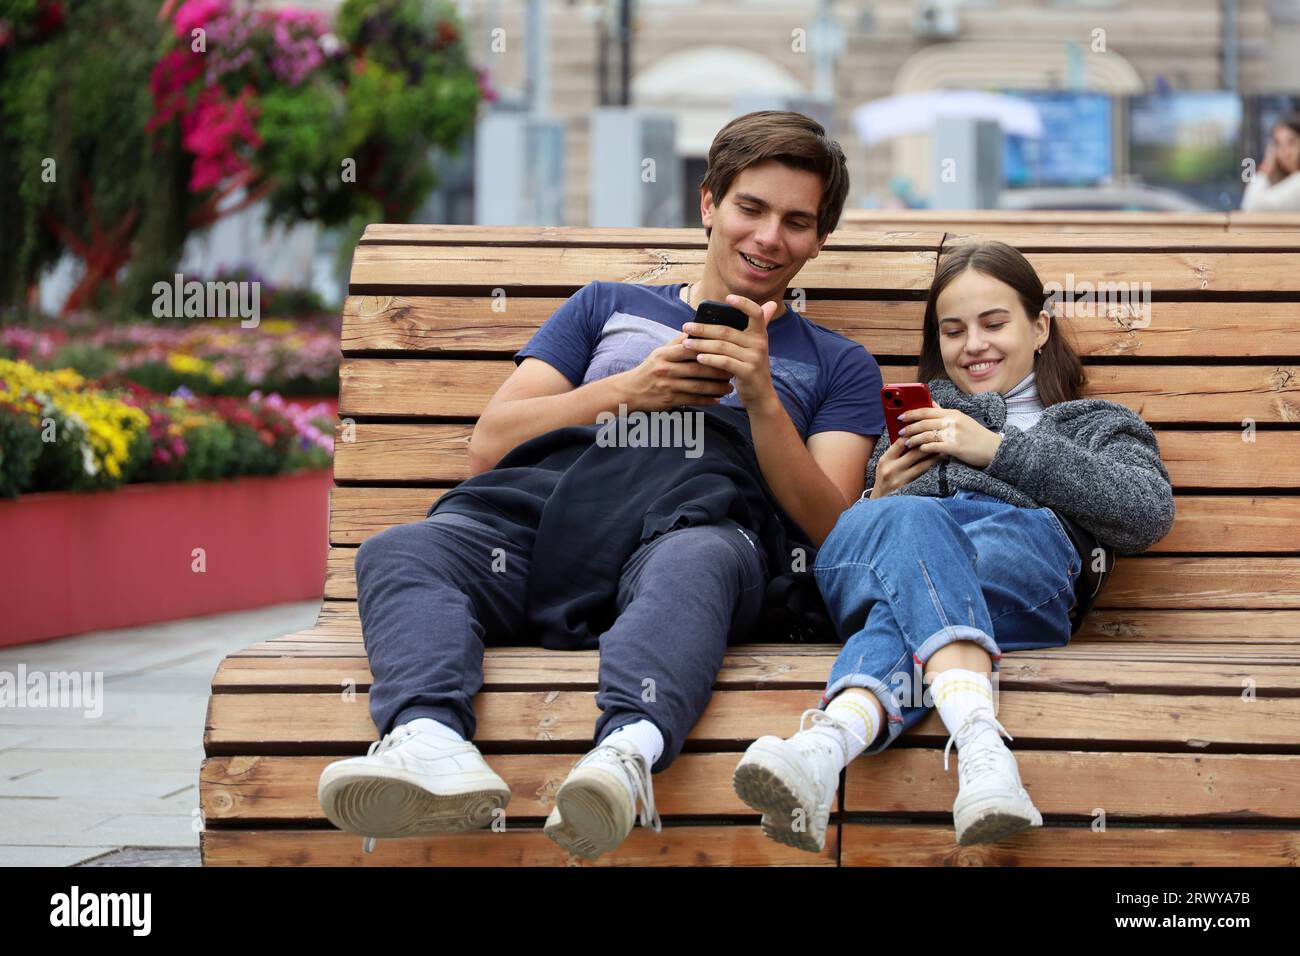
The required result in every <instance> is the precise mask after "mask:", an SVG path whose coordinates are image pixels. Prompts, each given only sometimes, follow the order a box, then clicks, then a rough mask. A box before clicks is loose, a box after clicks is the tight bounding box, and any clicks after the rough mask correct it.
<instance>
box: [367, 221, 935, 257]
mask: <svg viewBox="0 0 1300 956" xmlns="http://www.w3.org/2000/svg"><path fill="white" fill-rule="evenodd" d="M942 242H943V230H942V229H940V228H934V227H930V228H918V227H916V226H906V227H905V228H903V229H898V230H895V229H869V228H867V229H864V228H852V229H849V228H843V229H836V230H835V231H834V232H832V233H831V234H830V237H829V238H827V240H826V245H825V246H824V249H823V251H824V250H826V249H831V250H835V249H858V250H862V251H871V250H875V249H900V248H902V249H929V250H932V251H933V250H937V249H938V248H939V246H940V244H941V243H942ZM388 243H402V244H416V245H431V246H439V245H441V246H527V247H530V248H531V247H533V246H542V247H549V246H578V247H588V246H594V247H599V248H602V249H613V248H618V247H621V246H630V247H633V248H645V247H647V246H653V247H656V248H657V247H661V246H664V247H683V248H688V249H706V248H707V247H708V237H707V236H706V235H705V234H704V230H703V229H702V228H701V229H689V228H687V229H652V228H648V227H637V228H627V229H623V228H593V227H570V226H477V225H474V226H460V225H437V226H431V225H427V224H419V223H372V224H370V225H369V226H367V227H366V231H365V232H364V233H363V234H362V236H361V244H362V245H367V246H375V245H385V244H388Z"/></svg>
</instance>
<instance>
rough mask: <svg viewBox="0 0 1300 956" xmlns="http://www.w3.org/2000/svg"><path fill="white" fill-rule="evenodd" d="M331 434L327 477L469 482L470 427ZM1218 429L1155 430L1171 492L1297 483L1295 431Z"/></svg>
mask: <svg viewBox="0 0 1300 956" xmlns="http://www.w3.org/2000/svg"><path fill="white" fill-rule="evenodd" d="M342 428H343V426H340V427H339V429H338V434H337V435H336V438H337V439H338V440H337V442H336V444H335V446H334V479H335V481H347V482H374V481H405V482H427V481H436V482H452V481H461V480H463V479H465V478H468V477H469V455H468V451H467V446H468V443H469V436H470V434H471V433H472V432H473V430H474V429H473V426H471V425H425V424H418V423H417V424H382V423H378V422H358V423H357V424H356V425H355V426H353V428H354V432H353V433H352V438H353V440H352V441H348V440H347V438H346V436H345V434H344V432H343V430H342ZM1246 434H1248V433H1240V432H1237V431H1232V430H1224V431H1191V430H1188V431H1160V430H1158V429H1157V431H1156V437H1157V439H1158V441H1159V444H1160V456H1161V459H1162V460H1163V462H1164V464H1165V467H1166V469H1167V470H1168V472H1169V476H1170V478H1171V480H1172V481H1173V484H1174V487H1175V489H1180V488H1198V489H1200V488H1241V489H1246V488H1268V489H1273V488H1294V487H1297V486H1300V432H1296V431H1256V432H1254V433H1253V437H1254V441H1246V440H1243V435H1246Z"/></svg>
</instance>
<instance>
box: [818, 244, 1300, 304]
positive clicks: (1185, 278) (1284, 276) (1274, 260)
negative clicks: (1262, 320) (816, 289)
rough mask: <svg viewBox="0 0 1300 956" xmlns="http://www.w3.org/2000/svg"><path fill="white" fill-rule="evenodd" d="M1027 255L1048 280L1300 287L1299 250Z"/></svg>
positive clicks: (1227, 288) (1163, 289) (1290, 290)
mask: <svg viewBox="0 0 1300 956" xmlns="http://www.w3.org/2000/svg"><path fill="white" fill-rule="evenodd" d="M1025 258H1026V259H1028V260H1029V263H1030V264H1031V265H1032V266H1033V267H1034V269H1035V271H1037V272H1038V276H1039V278H1041V279H1042V280H1043V283H1044V285H1048V286H1050V285H1051V284H1052V283H1053V282H1057V283H1060V284H1061V286H1062V287H1067V288H1068V287H1073V288H1075V289H1078V288H1079V285H1080V283H1081V282H1091V283H1098V282H1130V283H1132V282H1136V283H1139V284H1142V283H1148V282H1149V283H1150V284H1151V291H1152V292H1153V293H1155V292H1160V293H1167V292H1173V293H1186V292H1198V293H1201V292H1273V293H1278V292H1281V293H1287V294H1290V295H1294V294H1295V293H1296V292H1300V269H1297V268H1296V267H1295V261H1296V255H1295V253H1294V252H1203V251H1188V252H1168V253H1165V252H1120V251H1117V252H1094V253H1089V254H1088V255H1080V254H1079V253H1078V252H1030V253H1028V254H1026V256H1025ZM818 261H820V260H818ZM1069 275H1073V277H1074V278H1073V280H1070V279H1068V278H1067V276H1069ZM810 284H811V283H810Z"/></svg>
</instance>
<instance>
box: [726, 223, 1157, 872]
mask: <svg viewBox="0 0 1300 956" xmlns="http://www.w3.org/2000/svg"><path fill="white" fill-rule="evenodd" d="M1042 306H1043V283H1042V281H1041V280H1040V279H1039V277H1038V275H1037V274H1036V273H1035V271H1034V269H1033V267H1032V266H1031V265H1030V264H1029V263H1028V262H1027V261H1026V260H1025V258H1024V256H1022V255H1021V254H1020V253H1019V252H1017V251H1016V250H1015V249H1013V248H1011V247H1010V246H1007V245H1004V244H1003V243H998V242H981V243H972V244H970V245H966V246H963V247H961V248H960V249H959V250H958V251H956V252H954V253H952V254H951V255H949V256H947V257H945V258H944V260H943V261H942V263H941V264H940V267H939V271H938V274H937V275H936V277H935V281H934V284H933V286H932V288H931V289H930V297H929V301H928V302H927V304H926V310H925V325H924V331H923V334H922V344H921V356H920V369H919V376H918V377H919V378H920V380H921V381H928V384H929V388H930V394H931V397H932V398H933V399H934V402H935V405H936V407H933V408H927V409H921V410H918V411H914V412H909V413H906V414H905V415H903V416H901V417H902V420H903V422H904V423H905V424H904V427H902V429H901V431H900V438H899V441H898V442H896V443H894V444H890V443H889V438H888V436H887V435H882V436H881V437H880V440H879V441H878V442H877V444H876V448H875V451H874V453H873V455H872V458H871V461H870V463H869V464H868V466H867V485H868V489H867V492H865V493H864V494H863V497H862V500H860V501H859V502H858V503H856V504H855V505H853V507H851V508H849V509H848V510H847V511H845V512H844V513H843V514H842V515H841V516H840V518H839V520H838V521H837V522H836V524H835V527H834V528H833V530H832V531H831V533H830V535H829V536H828V537H827V538H826V540H825V542H824V543H823V545H822V547H821V549H820V550H819V551H818V554H817V561H816V564H815V565H814V574H815V577H816V579H817V584H818V587H819V588H820V589H821V592H822V595H823V597H824V598H825V600H826V606H827V609H828V610H829V611H830V613H831V615H832V617H833V619H834V620H835V622H836V628H837V630H838V632H839V634H840V637H841V638H843V640H844V647H843V650H842V651H841V652H840V655H839V657H838V659H837V660H836V662H835V664H834V666H833V667H832V669H831V674H830V677H829V679H828V681H827V688H826V692H825V694H824V695H823V697H822V702H821V707H820V708H818V709H810V710H808V711H805V713H804V715H803V719H802V720H801V721H800V729H799V732H798V733H796V734H795V735H794V736H793V737H791V738H789V739H785V740H782V739H781V738H779V737H774V736H766V737H761V738H759V739H758V740H756V741H755V742H754V743H753V744H752V745H751V746H750V747H749V749H748V751H746V753H745V756H744V758H743V759H742V760H741V761H740V764H739V765H738V766H737V768H736V772H735V777H734V785H735V788H736V792H737V793H738V794H739V795H740V797H741V798H742V799H743V800H745V802H746V803H748V804H749V805H750V806H751V807H753V808H754V809H756V810H760V811H762V812H763V831H764V832H765V833H766V834H767V835H768V836H770V837H772V838H773V839H775V840H777V841H779V842H781V843H786V844H788V845H791V846H796V847H800V848H802V849H806V850H812V851H820V850H821V849H822V847H823V846H824V841H825V833H826V822H827V817H828V815H829V812H830V804H831V801H832V799H833V797H834V794H835V791H836V789H837V786H838V781H839V774H840V771H841V770H842V769H843V768H844V767H845V766H846V765H847V764H848V763H849V761H851V760H853V759H854V758H855V757H857V756H858V755H859V754H861V753H864V752H865V753H867V754H875V753H879V752H880V751H881V750H884V749H885V748H886V747H887V746H889V744H891V743H892V742H893V741H894V740H896V739H897V737H898V735H899V734H900V733H902V732H903V731H904V730H906V729H907V728H909V727H911V726H913V725H914V724H916V723H917V722H918V721H919V720H921V718H922V717H924V716H925V714H926V712H927V710H928V709H929V708H930V707H931V706H935V707H937V708H938V710H939V716H940V718H941V719H942V721H943V723H944V726H945V727H946V728H947V729H948V731H949V734H950V736H949V738H948V745H947V746H946V747H945V748H944V769H945V770H947V768H948V751H949V748H951V747H952V745H953V744H954V743H955V744H956V745H957V754H958V778H959V787H960V789H959V792H958V796H957V800H956V803H954V804H953V817H954V822H955V824H956V830H957V839H958V842H960V843H964V844H965V843H977V842H991V841H995V840H1000V839H1003V838H1005V837H1008V836H1010V835H1012V834H1014V833H1018V832H1020V831H1021V830H1023V829H1025V828H1026V827H1030V826H1041V825H1042V817H1041V816H1040V815H1039V813H1038V811H1037V809H1035V807H1034V805H1033V803H1032V801H1031V800H1030V799H1029V795H1028V793H1026V791H1025V789H1024V787H1023V786H1022V785H1021V781H1020V775H1019V770H1018V768H1017V765H1016V761H1015V758H1014V757H1013V756H1012V754H1011V751H1010V750H1009V749H1007V746H1006V744H1005V743H1003V741H1002V738H1001V736H999V734H1000V733H1006V729H1005V728H1004V727H1003V726H1002V724H1001V723H999V722H998V720H997V717H996V711H997V706H996V698H995V696H994V694H993V686H992V683H991V681H990V670H996V669H997V662H998V659H999V657H1000V656H1001V654H1002V652H1003V651H1007V650H1022V649H1027V648H1039V647H1060V646H1063V645H1065V644H1066V643H1068V642H1069V639H1070V634H1071V632H1072V630H1071V621H1070V617H1071V611H1072V610H1073V607H1072V605H1074V603H1075V584H1076V581H1077V579H1078V578H1079V575H1080V570H1081V567H1082V565H1083V562H1084V560H1085V559H1086V560H1090V561H1091V560H1093V555H1092V554H1091V553H1089V554H1087V555H1084V554H1081V553H1080V550H1079V546H1077V545H1076V544H1075V543H1074V542H1073V540H1072V538H1071V537H1070V535H1069V534H1067V532H1066V527H1067V526H1069V527H1072V528H1073V527H1074V526H1075V523H1076V522H1077V525H1078V526H1082V528H1083V529H1084V534H1085V535H1089V536H1091V537H1093V538H1095V540H1096V542H1097V543H1098V544H1099V545H1100V548H1101V549H1106V548H1109V549H1113V550H1114V551H1116V552H1118V553H1122V554H1135V553H1138V552H1141V551H1144V550H1146V549H1147V548H1149V547H1150V546H1151V545H1152V544H1154V543H1155V542H1156V541H1158V540H1159V539H1160V538H1162V537H1164V536H1165V535H1166V534H1168V533H1169V530H1170V528H1171V527H1172V525H1173V520H1174V501H1173V493H1172V489H1171V487H1170V482H1169V473H1168V472H1167V471H1166V470H1165V467H1164V465H1163V463H1162V462H1161V460H1160V453H1159V448H1158V446H1157V444H1156V438H1155V435H1154V434H1153V433H1152V431H1151V429H1150V428H1149V427H1148V426H1147V425H1146V423H1144V422H1143V421H1142V419H1141V418H1140V417H1139V416H1138V415H1137V414H1135V413H1134V412H1132V411H1131V410H1129V409H1128V408H1126V407H1124V406H1122V405H1118V404H1115V403H1113V402H1108V401H1102V400H1100V399H1082V400H1080V399H1078V397H1077V396H1078V393H1079V389H1080V387H1081V386H1082V384H1083V369H1082V365H1081V363H1080V361H1079V358H1078V356H1077V355H1076V354H1075V352H1074V350H1073V349H1072V348H1071V347H1070V345H1069V344H1068V343H1067V341H1066V340H1065V339H1064V338H1063V337H1062V335H1061V330H1060V329H1059V328H1058V326H1057V324H1056V322H1054V321H1053V316H1052V314H1051V313H1050V312H1049V311H1047V310H1046V309H1044V308H1042ZM885 413H886V414H887V415H888V414H894V413H893V412H891V410H890V409H888V408H886V409H885ZM868 496H869V497H868ZM1062 521H1064V522H1065V524H1063V523H1062ZM1075 533H1076V534H1077V533H1078V532H1075ZM1082 540H1086V538H1085V539H1082ZM1085 550H1087V551H1089V552H1091V551H1092V550H1093V549H1092V548H1091V545H1088V546H1086V547H1085ZM1103 553H1104V551H1103ZM1080 606H1081V607H1082V606H1083V605H1082V604H1081V605H1080ZM810 719H811V726H809V727H807V728H805V723H807V722H808V721H809V720H810ZM1007 736H1008V737H1010V735H1009V734H1008V735H1007Z"/></svg>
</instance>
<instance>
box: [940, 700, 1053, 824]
mask: <svg viewBox="0 0 1300 956" xmlns="http://www.w3.org/2000/svg"><path fill="white" fill-rule="evenodd" d="M977 720H983V721H984V722H985V723H991V724H992V725H993V726H994V727H995V728H996V729H997V730H998V731H999V732H1001V733H1004V734H1007V730H1006V728H1005V727H1003V726H1002V724H1001V723H999V722H998V720H997V718H995V717H992V716H990V715H989V714H986V713H980V712H976V713H974V714H971V715H970V717H968V718H967V719H966V721H965V722H964V723H963V724H962V725H961V727H959V728H958V729H957V732H956V733H954V734H953V735H952V736H950V737H949V738H948V743H947V745H946V746H945V747H944V748H943V769H944V770H945V771H947V769H948V750H949V748H950V747H952V745H953V743H954V742H955V741H956V739H957V737H958V736H959V735H961V734H963V733H964V732H965V731H967V730H968V729H969V728H970V727H972V726H973V724H974V722H975V721H977ZM1007 738H1008V739H1011V735H1010V734H1007ZM957 776H958V790H957V799H956V801H955V802H954V803H953V805H952V818H953V824H954V825H955V826H956V828H957V842H958V843H960V844H962V845H963V846H965V845H968V844H971V843H996V842H997V841H998V840H1004V839H1006V838H1007V837H1011V836H1015V835H1016V834H1017V833H1020V832H1021V831H1023V830H1027V829H1029V828H1030V827H1041V826H1042V825H1043V817H1042V814H1040V813H1039V812H1038V810H1037V808H1035V807H1034V803H1033V801H1032V800H1030V799H1029V793H1028V792H1027V791H1026V790H1025V788H1024V786H1023V785H1022V784H1021V782H1020V768H1019V767H1018V766H1017V764H1016V758H1015V756H1014V755H1013V754H1012V753H1011V751H1010V750H1009V749H1008V748H1007V745H1006V744H1004V743H1003V742H1002V738H1001V737H999V736H996V735H991V734H981V735H980V736H979V737H978V738H975V739H973V740H971V741H970V742H969V743H967V744H964V745H962V746H961V747H958V748H957Z"/></svg>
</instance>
